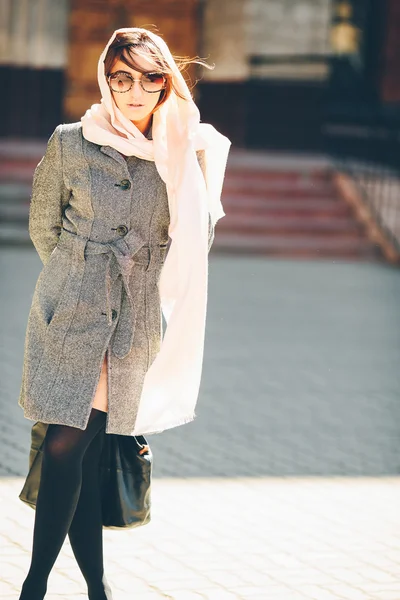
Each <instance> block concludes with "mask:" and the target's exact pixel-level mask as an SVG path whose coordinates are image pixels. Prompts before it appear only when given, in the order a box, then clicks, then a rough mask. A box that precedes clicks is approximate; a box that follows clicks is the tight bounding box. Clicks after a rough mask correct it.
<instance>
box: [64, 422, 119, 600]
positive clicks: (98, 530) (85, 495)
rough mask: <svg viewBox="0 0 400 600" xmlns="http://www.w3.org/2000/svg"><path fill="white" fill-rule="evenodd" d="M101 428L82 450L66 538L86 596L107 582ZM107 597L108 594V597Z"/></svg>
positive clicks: (98, 595)
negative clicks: (75, 499)
mask: <svg viewBox="0 0 400 600" xmlns="http://www.w3.org/2000/svg"><path fill="white" fill-rule="evenodd" d="M104 435H106V434H104V430H103V429H101V430H100V431H99V432H98V434H97V435H96V437H95V438H94V440H93V441H92V442H91V444H90V446H89V448H88V449H87V450H86V452H85V456H84V458H83V463H82V487H81V493H80V496H79V500H78V504H77V507H76V510H75V514H74V517H73V519H72V523H71V526H70V528H69V532H68V537H69V541H70V543H71V547H72V550H73V552H74V555H75V558H76V562H77V563H78V565H79V568H80V570H81V571H82V575H83V576H84V578H85V580H86V583H87V586H88V592H89V599H90V600H91V599H92V598H93V599H94V600H95V599H97V598H102V597H103V596H102V595H101V594H102V593H103V594H104V587H105V588H106V589H108V584H107V582H106V580H105V578H104V579H103V577H104V563H103V521H102V512H101V495H100V471H99V465H100V455H101V451H102V447H103V441H104ZM110 597H111V596H110Z"/></svg>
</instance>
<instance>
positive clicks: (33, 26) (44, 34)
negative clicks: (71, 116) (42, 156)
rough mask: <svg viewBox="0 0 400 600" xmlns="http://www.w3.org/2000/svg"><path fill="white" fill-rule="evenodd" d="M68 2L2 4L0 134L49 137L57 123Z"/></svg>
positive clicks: (8, 0)
mask: <svg viewBox="0 0 400 600" xmlns="http://www.w3.org/2000/svg"><path fill="white" fill-rule="evenodd" d="M67 22H68V2H67V0H57V1H54V0H2V1H1V3H0V78H1V82H2V86H1V87H2V93H1V95H0V110H1V116H2V118H1V121H0V136H21V137H35V136H38V137H40V136H44V135H48V134H49V133H50V132H51V130H52V128H53V125H54V123H59V122H60V121H61V115H62V94H63V70H64V67H65V64H66V52H67Z"/></svg>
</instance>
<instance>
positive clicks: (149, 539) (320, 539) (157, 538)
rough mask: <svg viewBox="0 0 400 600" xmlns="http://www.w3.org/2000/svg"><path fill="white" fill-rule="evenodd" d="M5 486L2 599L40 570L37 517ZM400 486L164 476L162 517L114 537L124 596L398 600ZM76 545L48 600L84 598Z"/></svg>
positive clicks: (61, 561) (158, 490)
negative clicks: (33, 555)
mask: <svg viewBox="0 0 400 600" xmlns="http://www.w3.org/2000/svg"><path fill="white" fill-rule="evenodd" d="M21 483H22V480H21V479H18V478H15V479H7V480H3V481H2V484H1V488H0V489H1V508H2V510H1V517H0V531H1V554H0V572H1V573H2V576H1V584H0V592H1V598H4V599H5V600H6V599H10V600H11V599H14V598H15V599H16V598H18V594H17V591H18V589H19V586H20V585H21V583H22V581H23V577H24V574H25V572H26V570H27V569H28V565H29V551H30V544H31V535H32V534H31V532H32V526H33V518H34V511H33V510H32V509H31V508H30V507H27V506H25V505H24V504H23V503H22V502H21V501H20V500H18V499H17V494H18V493H19V491H20V488H21ZM399 505H400V478H398V477H393V478H391V477H386V478H378V479H375V478H343V477H338V478H326V477H316V478H312V477H305V478H300V477H288V478H284V477H271V478H267V477H262V478H237V479H225V478H213V479H206V478H196V479H155V480H154V484H153V515H152V517H153V520H152V522H151V523H150V524H148V525H146V526H144V527H142V528H138V529H134V530H129V531H110V530H107V531H105V532H104V544H105V564H106V573H107V577H108V579H109V581H110V584H111V585H112V588H113V592H114V600H125V599H126V600H128V599H129V600H130V599H135V598H137V599H138V600H139V599H140V600H156V599H158V600H161V599H173V600H195V599H196V600H200V599H203V600H238V599H243V600H246V599H249V600H256V599H259V600H305V599H308V600H340V599H342V600H344V599H346V600H372V599H373V600H398V599H399V598H400V520H399V508H398V507H399ZM85 597H87V596H86V595H85V585H84V580H83V577H82V575H81V574H80V571H79V569H78V566H77V564H76V562H75V559H74V557H73V554H72V550H71V547H70V545H69V542H68V540H67V541H66V542H65V544H64V547H63V550H62V552H61V554H60V555H59V557H58V559H57V561H56V564H55V567H54V569H53V571H52V573H51V576H50V580H49V589H48V595H47V596H46V600H47V598H48V599H49V600H71V599H72V598H85Z"/></svg>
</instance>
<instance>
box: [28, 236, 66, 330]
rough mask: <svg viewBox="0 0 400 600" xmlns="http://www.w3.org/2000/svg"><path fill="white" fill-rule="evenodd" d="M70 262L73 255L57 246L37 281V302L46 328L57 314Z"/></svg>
mask: <svg viewBox="0 0 400 600" xmlns="http://www.w3.org/2000/svg"><path fill="white" fill-rule="evenodd" d="M70 260H71V255H70V254H69V253H66V252H63V251H62V250H60V248H59V247H58V246H56V247H55V248H54V250H53V252H52V254H51V256H50V258H49V260H48V262H47V263H46V265H45V266H44V267H43V269H42V272H41V273H40V276H39V279H38V281H37V285H36V290H35V296H36V298H35V301H36V302H37V303H38V305H39V307H40V314H41V315H42V318H43V320H44V324H45V325H46V326H49V325H50V323H51V322H52V320H53V319H54V316H55V315H56V313H57V308H58V305H59V304H60V301H61V299H62V295H63V291H64V288H65V285H66V283H67V279H68V275H69V270H70Z"/></svg>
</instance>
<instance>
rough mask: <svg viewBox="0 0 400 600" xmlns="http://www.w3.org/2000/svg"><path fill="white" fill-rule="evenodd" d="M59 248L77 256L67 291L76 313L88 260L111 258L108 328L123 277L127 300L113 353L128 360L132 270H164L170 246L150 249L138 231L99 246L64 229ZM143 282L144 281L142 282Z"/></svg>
mask: <svg viewBox="0 0 400 600" xmlns="http://www.w3.org/2000/svg"><path fill="white" fill-rule="evenodd" d="M57 246H58V247H59V248H60V249H63V250H67V251H69V252H71V253H72V255H73V261H72V270H71V274H70V277H69V282H71V286H69V289H68V290H64V294H65V295H66V296H67V297H68V298H69V301H70V303H69V305H70V307H71V309H73V312H75V308H76V306H77V304H78V301H79V290H80V287H81V282H82V279H83V275H84V270H85V256H87V255H89V254H106V255H107V264H106V270H105V290H106V310H107V312H106V314H107V322H108V325H111V324H112V310H111V301H110V294H111V286H112V284H113V282H114V281H115V280H116V279H117V278H118V277H119V276H120V277H121V281H122V286H123V290H124V292H125V298H124V296H123V295H122V297H121V306H120V311H119V319H118V323H117V326H116V329H115V335H114V340H113V345H112V349H113V353H114V354H115V356H117V357H118V358H124V357H125V356H126V355H127V354H128V353H129V352H130V350H131V348H132V344H133V337H134V330H135V321H136V315H135V313H136V311H135V303H134V300H133V298H132V294H131V291H130V287H129V278H130V274H131V270H132V267H133V265H134V264H139V265H143V266H144V267H145V271H146V272H147V271H149V270H152V269H157V268H158V269H160V268H161V267H162V265H163V263H164V260H165V254H166V251H167V244H156V245H146V244H145V242H144V240H143V238H142V237H141V236H140V234H139V233H137V232H134V231H129V232H128V233H127V235H125V236H124V237H123V238H119V239H117V240H115V241H112V242H96V241H94V240H90V239H88V238H87V237H85V236H82V235H79V234H76V233H74V232H72V231H69V230H68V229H65V228H64V227H63V228H62V229H61V234H60V236H59V242H58V244H57ZM74 259H75V260H74ZM140 281H141V282H142V281H143V278H140ZM67 285H68V284H67ZM138 293H140V290H138Z"/></svg>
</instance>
